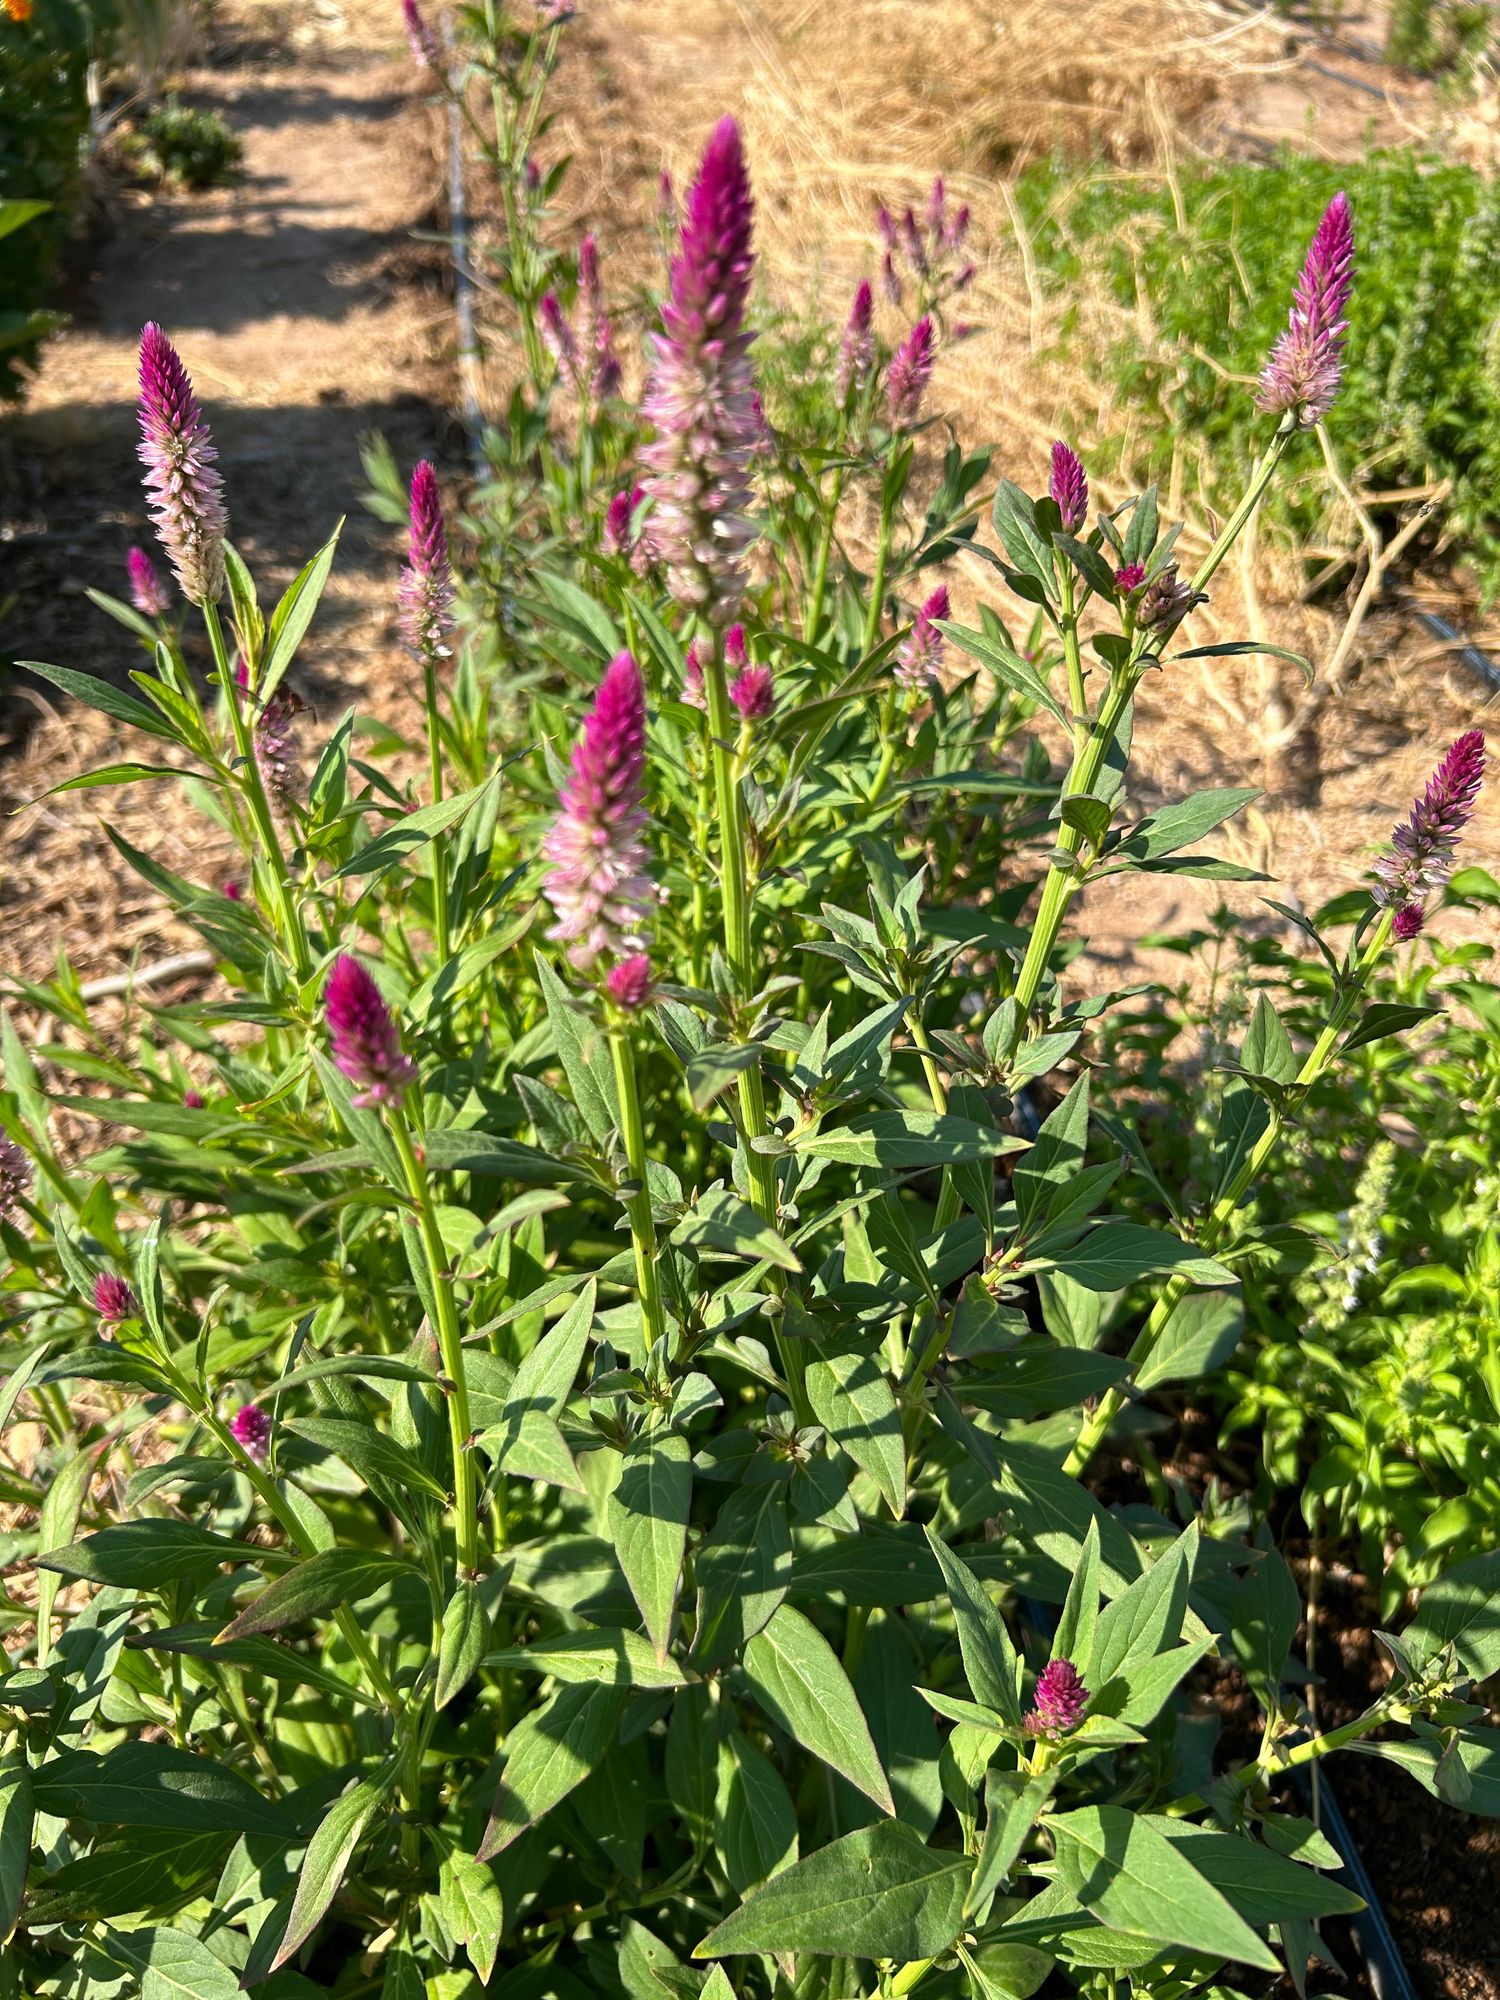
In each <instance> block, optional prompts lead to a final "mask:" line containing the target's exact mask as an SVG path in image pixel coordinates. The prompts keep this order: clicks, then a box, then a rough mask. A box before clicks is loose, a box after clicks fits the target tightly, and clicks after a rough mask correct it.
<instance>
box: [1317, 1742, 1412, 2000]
mask: <svg viewBox="0 0 1500 2000" xmlns="http://www.w3.org/2000/svg"><path fill="white" fill-rule="evenodd" d="M1291 1775H1292V1783H1293V1784H1294V1785H1295V1787H1296V1789H1297V1792H1298V1794H1299V1796H1300V1797H1301V1799H1302V1802H1303V1804H1304V1805H1306V1806H1308V1807H1311V1806H1312V1805H1313V1803H1314V1801H1313V1787H1312V1779H1311V1776H1310V1775H1309V1773H1308V1772H1307V1771H1305V1770H1302V1769H1300V1768H1299V1769H1297V1770H1295V1771H1293V1772H1292V1774H1291ZM1316 1803H1317V1816H1318V1818H1319V1820H1320V1821H1321V1823H1322V1828H1323V1831H1324V1832H1325V1833H1326V1834H1327V1835H1328V1838H1329V1839H1330V1840H1331V1841H1332V1842H1333V1844H1334V1846H1335V1847H1336V1848H1337V1849H1338V1851H1339V1853H1340V1854H1341V1855H1342V1856H1343V1857H1344V1865H1343V1867H1342V1868H1338V1869H1330V1870H1329V1873H1330V1874H1331V1875H1332V1876H1333V1878H1334V1880H1335V1881H1336V1882H1342V1883H1343V1885H1344V1887H1345V1888H1346V1889H1352V1890H1353V1891H1354V1893H1355V1895H1356V1896H1361V1897H1363V1898H1364V1905H1365V1907H1364V1908H1363V1909H1362V1910H1361V1911H1360V1912H1359V1913H1358V1915H1356V1916H1352V1917H1351V1918H1350V1919H1349V1928H1350V1930H1352V1931H1353V1933H1354V1941H1355V1943H1356V1945H1357V1946H1358V1947H1359V1952H1360V1956H1361V1957H1362V1958H1363V1959H1364V1962H1365V1970H1366V1971H1367V1972H1368V1973H1369V1975H1370V1984H1371V1986H1373V1987H1374V1989H1375V1996H1376V2000H1417V1989H1416V1988H1415V1986H1413V1985H1412V1982H1411V1974H1410V1973H1409V1972H1408V1971H1407V1969H1406V1961H1405V1959H1403V1958H1402V1956H1401V1947H1400V1945H1398V1944H1397V1942H1396V1939H1395V1935H1394V1933H1393V1932H1392V1930H1391V1926H1390V1922H1389V1920H1388V1918H1387V1917H1386V1914H1385V1905H1384V1904H1383V1903H1382V1902H1381V1900H1380V1891H1379V1890H1378V1889H1377V1888H1376V1887H1375V1884H1374V1882H1373V1881H1372V1880H1371V1878H1370V1871H1369V1869H1368V1868H1366V1866H1365V1858H1364V1856H1363V1855H1362V1854H1361V1853H1360V1851H1359V1843H1358V1841H1356V1840H1355V1838H1354V1835H1353V1833H1352V1832H1351V1831H1350V1828H1349V1822H1348V1820H1346V1819H1345V1818H1344V1815H1343V1811H1342V1809H1341V1807H1340V1805H1339V1802H1338V1800H1337V1799H1336V1798H1335V1797H1334V1793H1333V1787H1332V1785H1331V1784H1330V1783H1329V1782H1328V1773H1327V1772H1326V1771H1320V1772H1319V1773H1318V1791H1317V1802H1316Z"/></svg>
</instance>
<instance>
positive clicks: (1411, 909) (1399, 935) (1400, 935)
mask: <svg viewBox="0 0 1500 2000" xmlns="http://www.w3.org/2000/svg"><path fill="white" fill-rule="evenodd" d="M1422 921H1423V911H1422V910H1421V909H1420V908H1419V907H1418V905H1417V904H1416V903H1408V904H1406V906H1405V907H1404V908H1403V909H1400V910H1397V912H1396V914H1395V916H1394V917H1393V918H1392V919H1391V936H1392V937H1393V938H1394V939H1395V940H1396V942H1397V944H1410V943H1411V941H1412V939H1413V938H1414V937H1415V936H1416V935H1417V933H1418V932H1419V931H1420V930H1421V928H1422Z"/></svg>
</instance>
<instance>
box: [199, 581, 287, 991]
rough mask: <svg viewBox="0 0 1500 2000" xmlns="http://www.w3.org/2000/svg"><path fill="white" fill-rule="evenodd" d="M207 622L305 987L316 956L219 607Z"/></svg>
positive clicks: (282, 919)
mask: <svg viewBox="0 0 1500 2000" xmlns="http://www.w3.org/2000/svg"><path fill="white" fill-rule="evenodd" d="M203 622H204V624H205V626H206V627H207V628H208V643H209V645H210V647H211V648H212V650H213V656H214V665H215V667H216V668H217V669H218V674H219V685H220V687H221V688H222V689H223V691H224V703H225V706H226V707H227V709H228V711H229V726H230V728H231V729H232V730H233V732H234V747H235V752H236V754H237V756H238V757H239V760H240V780H241V783H242V785H243V788H244V793H245V799H246V802H247V803H248V805H249V807H250V817H251V819H252V820H253V821H254V823H255V831H256V833H257V835H258V836H259V838H260V844H261V846H262V847H263V848H264V849H265V856H266V862H267V864H268V866H269V868H270V871H271V880H272V882H273V884H274V885H275V894H276V906H277V908H276V917H277V927H278V929H279V930H280V931H281V934H282V937H283V938H284V940H285V941H286V943H287V945H288V946H289V947H290V950H291V954H292V962H293V964H294V965H295V967H296V969H297V977H298V979H299V980H301V981H302V982H303V983H304V984H305V983H306V982H307V981H308V980H309V979H311V977H312V954H311V952H310V951H309V950H308V944H307V932H306V931H305V929H304V928H303V924H302V912H301V910H300V909H299V908H298V905H297V899H296V897H295V896H294V895H293V893H292V886H291V881H290V879H289V877H288V875H287V866H286V856H285V855H284V854H283V853H282V851H281V840H280V837H279V836H278V834H277V832H276V821H275V819H274V817H273V816H272V813H271V804H270V801H269V799H268V798H267V797H266V788H265V785H264V784H263V783H262V781H261V775H260V765H259V764H258V763H257V762H256V758H255V744H254V741H253V739H252V737H251V733H250V721H249V717H248V716H247V715H246V713H245V706H244V704H243V703H242V702H241V700H240V690H239V689H238V688H237V687H236V686H235V682H234V671H233V669H232V668H231V666H230V664H229V649H228V647H227V646H226V645H225V643H224V627H223V626H222V624H220V622H219V607H218V605H217V604H205V605H204V607H203Z"/></svg>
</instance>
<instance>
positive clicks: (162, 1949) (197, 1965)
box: [95, 1924, 243, 2000]
mask: <svg viewBox="0 0 1500 2000" xmlns="http://www.w3.org/2000/svg"><path fill="white" fill-rule="evenodd" d="M95 1943H96V1944H97V1945H98V1947H99V1949H100V1950H101V1951H102V1952H103V1953H104V1955H105V1957H106V1958H108V1959H109V1960H110V1961H111V1962H112V1963H113V1964H115V1965H123V1966H126V1967H127V1968H128V1969H129V1970H130V1972H132V1973H133V1974H134V1975H135V1979H136V1981H137V1982H138V1983H137V1985H136V1994H137V1996H138V2000H243V1996H242V1994H241V1991H240V1982H239V1978H238V1976H237V1975H236V1974H235V1973H234V1972H232V1971H231V1970H230V1968H229V1967H228V1966H227V1965H226V1964H225V1963H224V1961H223V1959H222V1958H215V1957H214V1955H213V1953H212V1952H211V1951H210V1950H209V1948H208V1946H207V1945H206V1944H203V1943H202V1942H201V1941H200V1940H199V1939H198V1938H195V1937H190V1936H189V1935H188V1933H187V1932H186V1931H180V1930H170V1929H168V1928H167V1927H166V1926H165V1925H159V1924H146V1925H143V1926H142V1927H141V1928H140V1929H139V1930H132V1931H112V1930H104V1931H101V1932H100V1933H99V1934H98V1936H97V1937H96V1939H95Z"/></svg>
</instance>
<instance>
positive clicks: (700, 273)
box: [641, 118, 761, 625]
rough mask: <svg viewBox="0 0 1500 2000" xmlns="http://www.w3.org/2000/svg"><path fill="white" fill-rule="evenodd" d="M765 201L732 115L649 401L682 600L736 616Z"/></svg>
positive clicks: (704, 170) (706, 168)
mask: <svg viewBox="0 0 1500 2000" xmlns="http://www.w3.org/2000/svg"><path fill="white" fill-rule="evenodd" d="M754 213H755V205H754V202H753V201H752V199H751V194H750V176H749V173H748V172H747V170H746V166H745V154H744V148H743V146H742V144H741V141H740V130H739V127H738V125H736V124H735V122H734V120H733V119H732V118H725V119H723V120H722V121H721V122H720V124H719V125H718V127H717V128H716V130H715V131H714V134H713V136H712V138H711V139H710V140H709V142H708V145H707V147H706V148H705V149H704V153H703V159H702V163H701V164H700V166H699V168H698V175H697V178H696V179H695V180H694V182H693V185H692V188H691V190H690V191H689V194H688V199H687V209H686V213H685V214H684V217H683V222H682V237H681V244H680V248H679V252H678V255H677V257H676V258H675V259H674V260H673V264H672V276H671V286H670V296H669V297H668V299H667V301H666V303H665V304H664V305H663V307H662V330H661V332H660V333H658V334H655V335H653V336H652V347H653V350H654V359H653V363H652V367H651V375H650V379H649V381H648V383H647V385H646V394H645V398H644V400H643V402H642V405H641V410H642V414H643V416H644V417H645V418H646V420H647V421H648V422H649V423H650V424H651V426H652V428H653V430H654V431H655V437H654V438H653V440H652V442H651V443H650V444H649V445H648V446H647V447H646V450H645V452H644V453H643V457H644V458H645V461H646V464H647V465H648V467H649V468H650V471H649V474H648V477H647V480H646V487H647V491H648V492H649V493H650V495H651V499H652V502H653V510H652V516H651V545H652V550H653V552H654V553H655V555H656V556H657V558H658V560H659V561H660V562H661V563H662V564H663V565H664V567H665V569H666V572H667V584H668V588H669V589H670V591H671V593H672V596H673V597H674V598H675V599H676V601H677V602H678V603H679V604H681V605H683V606H685V607H686V608H687V609H689V610H691V611H696V612H697V613H699V614H700V615H701V616H702V617H704V618H707V619H708V620H709V621H710V622H711V623H713V624H718V625H728V624H730V623H731V622H732V621H733V619H734V616H735V613H736V611H737V610H738V608H739V603H740V599H741V598H742V597H743V595H744V591H745V584H746V580H747V578H746V568H745V556H746V552H747V551H748V549H749V547H750V544H751V542H752V540H753V539H754V536H755V532H756V531H755V527H754V525H753V522H752V519H751V509H752V503H753V497H754V496H753V491H752V487H751V482H750V466H751V461H752V459H753V457H754V454H755V452H756V450H757V448H758V447H759V445H760V443H761V427H760V423H759V421H758V418H757V412H756V404H755V381H754V377H753V375H752V374H751V369H750V344H751V341H752V340H753V339H754V335H753V334H751V333H749V332H747V331H746V328H745V309H746V306H747V304H748V302H749V297H750V283H751V279H752V277H753V275H754V270H755V255H754V251H753V249H752V246H751V225H752V222H753V219H754Z"/></svg>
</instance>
